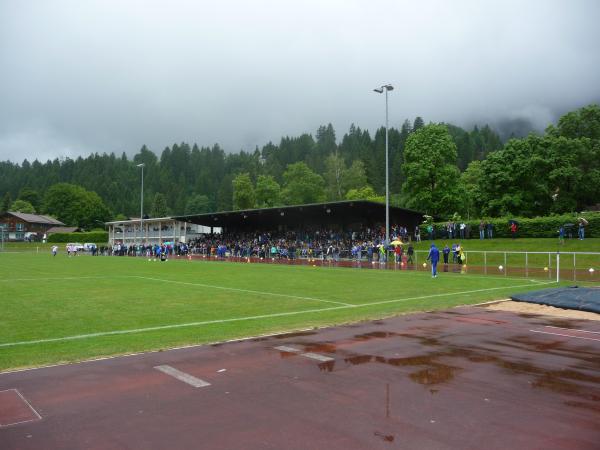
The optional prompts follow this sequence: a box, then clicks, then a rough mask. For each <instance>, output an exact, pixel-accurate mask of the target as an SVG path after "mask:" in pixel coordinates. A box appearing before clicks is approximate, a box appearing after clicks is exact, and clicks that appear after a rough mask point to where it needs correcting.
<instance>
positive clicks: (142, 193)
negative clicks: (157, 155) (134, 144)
mask: <svg viewBox="0 0 600 450" xmlns="http://www.w3.org/2000/svg"><path fill="white" fill-rule="evenodd" d="M145 165H146V164H144V163H141V164H138V165H137V166H138V167H141V168H142V188H141V189H140V245H141V244H143V243H144V166H145Z"/></svg>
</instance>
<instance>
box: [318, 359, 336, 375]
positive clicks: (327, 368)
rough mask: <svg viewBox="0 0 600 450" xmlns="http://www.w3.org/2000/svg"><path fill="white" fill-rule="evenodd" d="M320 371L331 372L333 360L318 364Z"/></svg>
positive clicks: (333, 364)
mask: <svg viewBox="0 0 600 450" xmlns="http://www.w3.org/2000/svg"><path fill="white" fill-rule="evenodd" d="M318 366H319V370H320V371H321V372H332V371H333V367H334V366H335V361H326V362H322V363H319V364H318Z"/></svg>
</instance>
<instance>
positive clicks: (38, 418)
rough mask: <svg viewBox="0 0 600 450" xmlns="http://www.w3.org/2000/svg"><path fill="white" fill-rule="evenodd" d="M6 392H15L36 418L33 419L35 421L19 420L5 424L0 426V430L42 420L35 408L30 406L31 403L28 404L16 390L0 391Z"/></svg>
mask: <svg viewBox="0 0 600 450" xmlns="http://www.w3.org/2000/svg"><path fill="white" fill-rule="evenodd" d="M8 391H15V392H16V393H17V395H18V396H19V397H21V400H23V402H25V404H26V405H27V406H28V407H29V409H31V411H33V413H34V414H35V416H36V417H37V418H35V419H29V420H21V421H20V422H13V423H5V424H4V425H0V428H4V427H9V426H11V425H18V424H20V423H27V422H34V421H36V420H42V416H41V415H40V414H39V413H38V412H37V411H36V410H35V408H34V407H33V406H31V403H29V402H28V401H27V399H26V398H25V397H23V394H21V393H20V392H19V390H18V389H5V390H3V391H0V392H8Z"/></svg>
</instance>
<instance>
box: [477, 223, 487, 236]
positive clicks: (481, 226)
mask: <svg viewBox="0 0 600 450" xmlns="http://www.w3.org/2000/svg"><path fill="white" fill-rule="evenodd" d="M485 226H486V223H485V222H484V221H483V220H482V221H481V222H479V239H485Z"/></svg>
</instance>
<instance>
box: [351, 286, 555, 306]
mask: <svg viewBox="0 0 600 450" xmlns="http://www.w3.org/2000/svg"><path fill="white" fill-rule="evenodd" d="M553 283H556V281H548V282H546V283H544V284H553ZM518 287H531V285H530V284H520V285H517V286H500V287H495V288H486V289H475V290H473V291H462V292H450V293H448V292H446V293H442V294H431V295H422V296H420V297H410V298H405V299H401V298H400V299H391V300H381V301H377V302H371V303H364V304H362V305H356V307H360V306H371V305H384V304H386V303H395V302H403V301H407V300H421V299H426V298H434V297H445V296H449V295H464V294H475V293H477V292H486V291H497V290H500V289H513V288H518Z"/></svg>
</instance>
